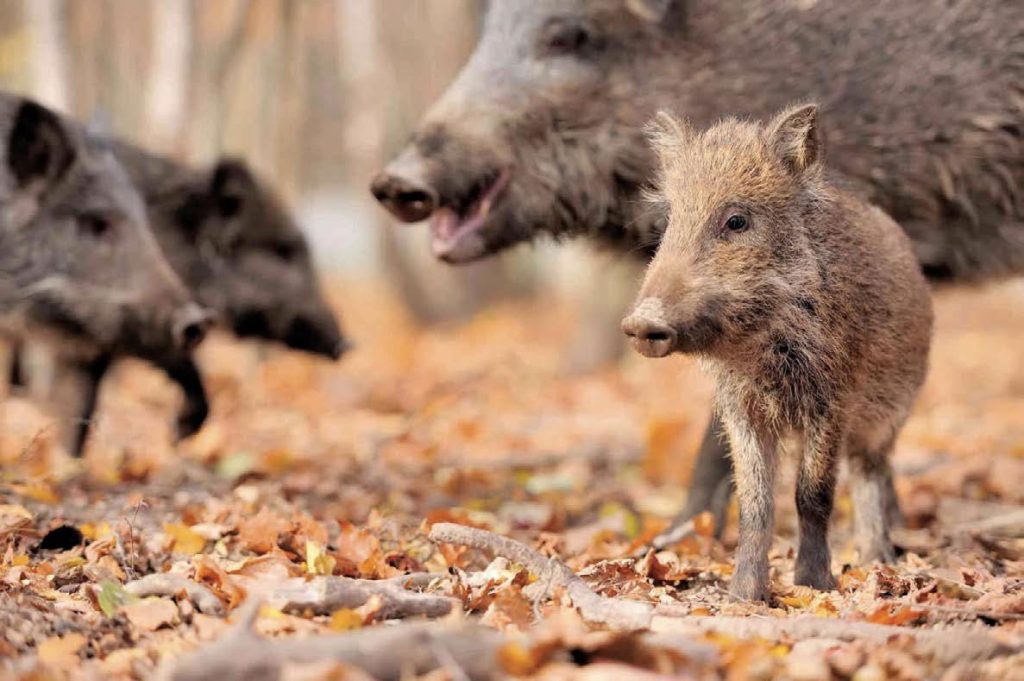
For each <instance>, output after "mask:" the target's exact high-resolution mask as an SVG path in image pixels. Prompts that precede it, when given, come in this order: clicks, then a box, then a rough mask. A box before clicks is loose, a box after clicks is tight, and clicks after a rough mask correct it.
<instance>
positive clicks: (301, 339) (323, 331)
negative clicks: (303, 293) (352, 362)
mask: <svg viewBox="0 0 1024 681" xmlns="http://www.w3.org/2000/svg"><path fill="white" fill-rule="evenodd" d="M284 342H285V345H287V346H288V347H290V348H292V349H293V350H302V351H304V352H309V353H312V354H314V355H322V356H324V357H329V358H330V359H339V358H340V357H341V356H342V355H343V354H345V353H346V352H347V351H348V350H349V349H351V347H352V344H351V343H350V342H349V341H348V340H347V339H346V338H345V337H344V336H342V334H341V329H340V328H339V327H338V322H337V321H336V320H335V319H334V316H333V315H330V314H326V313H325V314H298V315H296V316H295V318H294V319H292V321H291V323H289V325H288V330H287V332H286V333H285V337H284Z"/></svg>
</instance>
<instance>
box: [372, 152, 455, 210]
mask: <svg viewBox="0 0 1024 681" xmlns="http://www.w3.org/2000/svg"><path fill="white" fill-rule="evenodd" d="M370 191H371V192H372V193H373V196H374V198H375V199H377V200H378V201H379V202H380V203H381V205H383V206H384V207H385V208H386V209H387V210H388V211H389V212H390V213H391V214H392V215H394V216H395V217H396V218H398V219H399V220H401V221H402V222H419V221H421V220H426V219H427V218H428V217H430V215H431V214H432V213H433V212H434V210H435V209H436V208H437V204H438V196H437V191H436V190H435V189H434V188H433V187H431V186H430V184H429V183H428V182H427V181H426V180H425V179H424V173H423V168H422V161H421V160H419V159H418V157H416V156H413V155H411V154H410V153H408V152H407V153H405V154H402V155H401V156H400V157H398V158H397V159H395V161H393V162H392V163H391V164H389V165H388V166H387V167H386V168H385V169H384V170H382V171H381V172H380V173H378V174H377V176H376V177H375V178H373V181H372V182H371V183H370Z"/></svg>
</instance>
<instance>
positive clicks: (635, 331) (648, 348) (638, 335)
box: [622, 298, 676, 357]
mask: <svg viewBox="0 0 1024 681" xmlns="http://www.w3.org/2000/svg"><path fill="white" fill-rule="evenodd" d="M622 331H623V333H625V334H626V335H627V336H629V337H630V339H631V340H632V341H633V347H634V348H635V349H636V351H637V352H639V353H640V354H641V355H644V356H645V357H666V356H668V355H669V354H671V353H672V351H673V350H674V349H675V347H676V332H675V330H674V329H673V328H672V327H671V326H669V325H668V323H667V322H666V321H665V319H664V314H663V313H662V305H661V301H659V300H656V299H653V298H647V299H645V300H644V301H643V302H642V303H640V304H639V305H637V307H636V309H634V310H633V312H632V314H630V315H629V316H628V317H626V318H625V319H623V320H622Z"/></svg>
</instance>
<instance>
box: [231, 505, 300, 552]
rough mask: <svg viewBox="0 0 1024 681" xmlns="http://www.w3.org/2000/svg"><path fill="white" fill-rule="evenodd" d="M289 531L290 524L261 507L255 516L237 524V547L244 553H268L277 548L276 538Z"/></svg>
mask: <svg viewBox="0 0 1024 681" xmlns="http://www.w3.org/2000/svg"><path fill="white" fill-rule="evenodd" d="M289 529H291V523H289V522H288V521H287V520H285V519H284V518H282V517H281V516H279V515H277V514H276V513H274V512H273V511H271V510H270V509H268V508H266V507H263V508H261V509H260V510H259V513H257V514H256V515H254V516H252V517H249V518H245V519H243V520H242V522H240V523H238V545H239V548H241V549H242V550H244V551H252V552H253V553H269V552H270V551H271V550H273V549H274V548H276V547H277V539H278V536H279V535H281V534H282V533H284V532H287V531H288V530H289Z"/></svg>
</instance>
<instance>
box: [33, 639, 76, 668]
mask: <svg viewBox="0 0 1024 681" xmlns="http://www.w3.org/2000/svg"><path fill="white" fill-rule="evenodd" d="M86 642H87V641H86V638H85V636H83V635H82V634H67V635H65V636H52V637H50V638H48V639H46V640H45V641H43V642H42V643H40V644H39V648H38V655H39V660H40V662H42V663H43V664H46V665H50V666H53V667H56V668H58V669H63V670H65V671H69V670H71V669H74V668H75V667H77V666H78V664H79V663H80V660H79V657H78V651H80V650H81V649H82V647H83V646H85V644H86Z"/></svg>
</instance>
